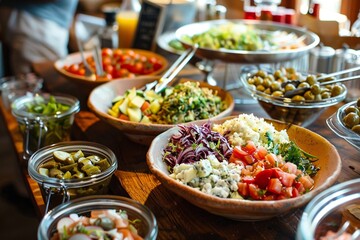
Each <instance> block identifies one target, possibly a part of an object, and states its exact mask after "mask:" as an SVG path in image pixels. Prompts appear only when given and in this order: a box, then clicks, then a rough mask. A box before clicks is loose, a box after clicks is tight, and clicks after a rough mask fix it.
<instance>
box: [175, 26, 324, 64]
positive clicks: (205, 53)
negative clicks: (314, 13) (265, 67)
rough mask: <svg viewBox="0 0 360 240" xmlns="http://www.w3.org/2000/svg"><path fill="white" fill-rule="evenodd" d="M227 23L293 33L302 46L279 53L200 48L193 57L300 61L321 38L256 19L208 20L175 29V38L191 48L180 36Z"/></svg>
mask: <svg viewBox="0 0 360 240" xmlns="http://www.w3.org/2000/svg"><path fill="white" fill-rule="evenodd" d="M227 23H235V24H244V25H246V26H253V27H254V29H260V30H266V31H285V32H288V33H295V34H296V35H297V36H298V37H301V36H304V38H305V39H304V43H305V45H304V46H302V47H299V48H295V49H281V50H272V51H267V50H258V51H243V50H229V49H219V50H214V49H211V48H202V47H200V48H199V49H198V50H197V51H196V55H197V56H199V57H202V58H206V59H209V60H221V61H224V62H234V63H277V62H284V61H289V60H293V59H296V58H299V57H301V56H303V55H304V53H306V52H308V51H309V50H310V49H312V48H314V47H316V46H317V45H318V44H319V42H320V38H319V37H318V36H317V35H316V34H314V33H312V32H309V31H307V30H306V29H305V28H301V27H296V26H293V25H287V24H277V23H273V22H268V21H258V20H211V21H204V22H198V23H192V24H188V25H185V26H183V27H181V28H179V29H178V30H176V32H175V34H176V38H177V39H178V40H179V41H180V42H181V43H182V44H183V45H184V46H185V47H186V48H189V47H192V44H190V43H189V42H186V41H185V40H183V36H185V35H188V36H190V37H191V36H193V35H195V34H200V33H203V32H205V31H207V30H209V29H210V28H213V27H217V26H220V25H223V24H227Z"/></svg>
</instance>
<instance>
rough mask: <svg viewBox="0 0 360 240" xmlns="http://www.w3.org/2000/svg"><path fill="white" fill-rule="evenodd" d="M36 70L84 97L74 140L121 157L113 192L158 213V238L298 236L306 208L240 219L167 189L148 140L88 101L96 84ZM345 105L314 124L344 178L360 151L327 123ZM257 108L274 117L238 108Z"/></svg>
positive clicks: (354, 174)
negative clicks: (125, 130) (131, 136)
mask: <svg viewBox="0 0 360 240" xmlns="http://www.w3.org/2000/svg"><path fill="white" fill-rule="evenodd" d="M34 67H35V71H36V72H37V73H38V74H39V75H41V76H42V77H43V78H44V80H45V84H46V85H45V89H46V90H47V91H50V92H52V93H55V92H65V93H68V94H72V95H74V96H76V97H78V98H79V100H80V102H81V111H80V112H79V113H78V114H77V115H76V118H75V124H74V127H73V129H72V136H71V137H72V139H73V140H88V141H94V142H98V143H101V144H104V145H106V146H108V147H109V148H110V149H112V150H113V151H114V153H115V154H116V156H117V158H118V163H119V168H118V170H117V171H116V172H115V175H114V177H113V181H112V183H111V193H112V194H116V195H122V196H127V197H131V198H132V199H135V200H137V201H139V202H141V203H143V204H144V205H146V206H147V207H149V208H150V209H151V210H152V211H153V213H154V214H155V216H156V219H157V221H158V225H159V234H158V239H294V238H295V234H296V230H297V225H298V222H299V219H300V217H301V214H302V212H303V208H301V209H297V210H295V211H293V212H289V213H287V214H285V215H281V216H278V217H275V218H273V219H270V220H266V221H258V222H238V221H233V220H229V219H226V218H223V217H219V216H216V215H213V214H210V213H208V212H206V211H204V210H202V209H200V208H197V207H195V206H193V205H191V204H190V203H188V202H187V201H185V200H184V199H182V198H181V197H179V196H177V195H176V194H174V193H172V192H171V191H169V190H167V189H166V188H165V187H164V186H162V185H161V184H160V182H159V181H158V180H157V179H156V178H155V177H154V176H153V175H152V174H151V173H150V172H149V169H148V167H147V165H146V161H145V154H146V151H147V147H146V146H142V145H138V144H136V143H133V142H130V141H129V140H128V139H127V138H126V137H125V136H124V135H123V134H122V133H121V132H120V131H118V130H114V128H113V127H111V126H110V125H107V124H106V123H104V122H102V121H100V120H99V119H98V118H97V117H96V116H95V115H94V114H93V113H91V112H89V111H88V109H87V107H86V100H87V96H88V94H89V92H90V89H87V88H81V87H79V86H78V85H76V84H74V83H72V82H70V81H68V80H65V79H64V78H62V77H61V76H59V75H58V74H57V73H56V71H55V70H54V68H53V66H52V63H42V64H36V65H35V66H34ZM338 107H339V106H333V107H330V108H329V109H328V110H326V111H325V112H324V113H323V114H322V115H321V116H320V118H319V119H318V120H317V121H316V122H314V123H313V124H312V125H311V126H310V127H308V128H309V129H310V130H312V131H315V132H317V133H318V134H320V135H322V136H324V137H325V138H327V139H328V140H329V141H330V142H331V143H333V144H334V145H335V146H336V147H337V149H338V151H339V153H340V155H341V157H342V163H343V166H342V172H341V175H340V177H339V179H338V181H339V182H343V181H346V180H350V179H354V178H358V177H360V175H359V173H360V161H359V158H360V153H359V152H358V151H356V150H355V148H353V147H352V146H351V145H349V144H348V143H347V142H345V141H344V140H342V139H341V138H339V137H337V136H336V135H335V134H333V133H332V132H331V131H330V130H329V129H328V128H327V126H326V124H325V119H326V118H328V117H329V116H330V115H332V114H333V113H334V112H335V111H336V109H337V108H338ZM0 108H1V113H2V115H3V117H4V118H5V121H6V122H7V128H8V131H9V134H10V136H11V139H12V141H13V145H14V148H15V150H16V152H17V153H18V155H19V163H20V164H19V166H20V167H21V168H22V170H23V175H24V178H25V180H26V184H27V186H28V187H29V190H30V192H31V196H32V198H33V200H34V206H35V208H36V210H37V211H38V213H39V217H41V216H42V215H43V214H44V201H43V198H42V196H41V193H40V190H39V186H38V184H37V183H36V182H34V181H33V180H32V179H31V178H30V177H29V176H28V174H27V169H26V163H25V162H24V160H22V151H23V148H22V137H21V135H20V133H19V131H18V128H17V127H18V126H17V123H16V120H15V119H14V117H13V116H12V115H11V113H10V112H9V111H7V110H6V109H4V106H3V105H2V102H1V101H0ZM239 112H244V113H254V114H255V115H256V116H259V117H268V116H267V114H266V113H265V112H264V111H263V110H262V108H261V107H260V106H259V105H257V104H251V105H238V106H236V109H235V112H234V114H236V113H239Z"/></svg>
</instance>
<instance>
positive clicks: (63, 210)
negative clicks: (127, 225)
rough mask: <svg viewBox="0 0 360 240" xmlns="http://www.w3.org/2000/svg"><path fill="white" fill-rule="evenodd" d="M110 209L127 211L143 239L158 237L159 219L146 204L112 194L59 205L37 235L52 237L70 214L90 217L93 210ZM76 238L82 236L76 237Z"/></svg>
mask: <svg viewBox="0 0 360 240" xmlns="http://www.w3.org/2000/svg"><path fill="white" fill-rule="evenodd" d="M108 209H114V210H116V211H120V210H122V211H126V213H127V215H128V218H129V220H131V221H133V224H134V227H135V228H136V229H137V231H138V234H139V235H140V236H141V237H142V238H143V239H145V240H155V239H156V236H157V233H158V225H157V221H156V218H155V216H154V214H153V213H152V212H151V211H150V210H149V209H148V208H147V207H146V206H144V205H142V204H140V203H139V202H136V201H134V200H132V199H129V198H125V197H119V196H110V195H97V196H89V197H83V198H79V199H76V200H72V201H70V202H68V203H65V204H61V205H59V206H58V207H56V208H54V209H53V210H52V211H50V212H49V213H47V214H46V215H45V216H44V217H43V219H42V220H41V222H40V225H39V228H38V232H37V237H38V239H41V240H45V239H52V236H53V234H54V233H55V232H56V228H57V224H58V222H59V220H60V219H62V218H64V217H69V215H70V214H74V213H76V214H78V215H79V216H86V217H88V216H89V215H90V212H91V211H92V210H108ZM134 220H139V221H134ZM71 239H72V238H71ZM74 239H80V238H76V237H74ZM81 239H90V238H81Z"/></svg>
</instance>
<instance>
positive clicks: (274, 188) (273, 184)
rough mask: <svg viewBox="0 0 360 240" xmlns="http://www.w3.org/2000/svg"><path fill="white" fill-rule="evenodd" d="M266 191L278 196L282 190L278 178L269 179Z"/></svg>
mask: <svg viewBox="0 0 360 240" xmlns="http://www.w3.org/2000/svg"><path fill="white" fill-rule="evenodd" d="M267 190H268V191H270V192H272V193H275V194H280V193H281V190H282V184H281V181H280V180H279V179H278V178H271V179H270V181H269V184H268V187H267Z"/></svg>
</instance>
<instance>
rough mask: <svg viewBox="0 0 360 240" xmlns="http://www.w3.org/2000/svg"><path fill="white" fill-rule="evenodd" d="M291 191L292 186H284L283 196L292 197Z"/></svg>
mask: <svg viewBox="0 0 360 240" xmlns="http://www.w3.org/2000/svg"><path fill="white" fill-rule="evenodd" d="M292 192H293V187H286V188H284V190H283V193H284V196H285V197H286V198H291V197H292Z"/></svg>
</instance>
